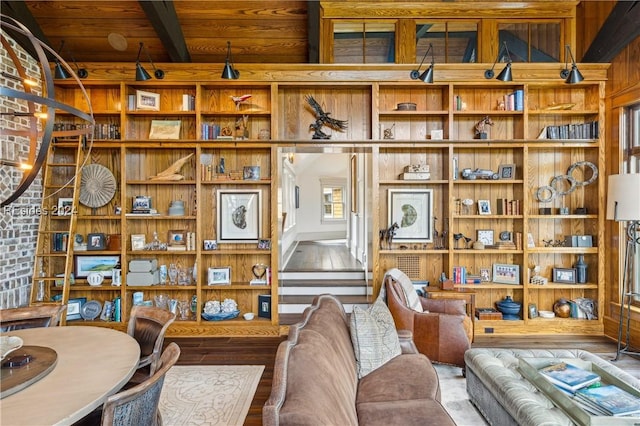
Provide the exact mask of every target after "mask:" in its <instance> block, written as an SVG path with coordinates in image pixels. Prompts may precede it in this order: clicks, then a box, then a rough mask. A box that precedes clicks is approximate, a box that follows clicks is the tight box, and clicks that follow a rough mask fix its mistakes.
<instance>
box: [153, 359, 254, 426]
mask: <svg viewBox="0 0 640 426" xmlns="http://www.w3.org/2000/svg"><path fill="white" fill-rule="evenodd" d="M263 371H264V365H237V366H234V365H193V366H187V365H176V366H174V367H172V368H171V369H170V370H169V371H168V372H167V376H166V378H165V381H164V385H163V387H162V394H161V395H160V412H161V413H162V422H163V424H165V425H167V426H179V425H189V426H192V425H221V426H222V425H224V426H232V425H242V424H243V423H244V419H245V417H246V416H247V413H248V412H249V407H250V406H251V401H252V400H253V395H254V394H255V392H256V389H257V387H258V383H259V382H260V377H261V376H262V372H263Z"/></svg>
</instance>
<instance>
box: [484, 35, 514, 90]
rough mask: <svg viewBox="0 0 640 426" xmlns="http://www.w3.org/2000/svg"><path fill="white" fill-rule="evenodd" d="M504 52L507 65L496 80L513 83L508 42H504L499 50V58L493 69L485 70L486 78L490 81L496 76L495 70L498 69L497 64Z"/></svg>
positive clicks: (497, 57)
mask: <svg viewBox="0 0 640 426" xmlns="http://www.w3.org/2000/svg"><path fill="white" fill-rule="evenodd" d="M502 50H504V51H505V52H506V58H507V65H506V66H505V67H504V69H503V70H502V71H500V74H498V76H497V77H496V80H500V81H513V78H512V75H511V54H510V53H509V48H508V47H507V42H506V41H504V42H502V46H500V50H498V56H496V60H495V61H494V62H493V65H492V66H491V69H488V70H485V72H484V78H486V79H490V78H493V76H494V75H495V73H494V72H493V70H494V68H495V67H496V64H497V63H498V61H499V60H500V58H501V57H502Z"/></svg>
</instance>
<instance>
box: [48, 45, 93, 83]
mask: <svg viewBox="0 0 640 426" xmlns="http://www.w3.org/2000/svg"><path fill="white" fill-rule="evenodd" d="M63 48H64V40H62V41H61V42H60V49H58V55H61V54H62V49H63ZM67 52H68V53H69V56H70V57H71V60H72V61H73V64H74V65H75V67H76V74H78V77H80V78H87V77H89V71H87V70H86V69H84V68H80V67H79V66H78V63H77V62H76V59H75V58H74V57H73V53H71V50H69V49H68V48H67ZM54 61H55V63H56V66H55V69H54V77H55V78H57V79H61V80H66V79H67V78H69V77H71V74H69V71H67V70H66V69H64V67H63V66H62V63H61V62H60V61H59V60H58V59H57V58H56V59H55V60H54Z"/></svg>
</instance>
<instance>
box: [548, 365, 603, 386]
mask: <svg viewBox="0 0 640 426" xmlns="http://www.w3.org/2000/svg"><path fill="white" fill-rule="evenodd" d="M539 373H540V374H541V375H542V376H543V377H545V378H546V379H547V380H549V381H550V382H551V383H553V384H554V385H556V386H558V387H560V388H562V389H565V390H568V391H569V392H572V393H574V392H576V391H577V390H578V389H582V388H585V387H587V386H590V385H592V384H594V383H596V382H599V381H600V376H599V375H597V374H596V373H594V372H592V371H589V370H585V369H583V368H580V367H576V366H575V365H572V364H568V363H566V362H560V363H557V364H553V365H550V366H548V367H544V368H542V369H540V370H539Z"/></svg>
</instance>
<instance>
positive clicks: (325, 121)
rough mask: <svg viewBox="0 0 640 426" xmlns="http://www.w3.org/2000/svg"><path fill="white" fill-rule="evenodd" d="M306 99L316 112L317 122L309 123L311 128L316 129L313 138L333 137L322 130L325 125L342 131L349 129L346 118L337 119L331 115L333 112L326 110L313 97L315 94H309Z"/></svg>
mask: <svg viewBox="0 0 640 426" xmlns="http://www.w3.org/2000/svg"><path fill="white" fill-rule="evenodd" d="M305 100H306V101H307V103H308V104H309V105H310V106H311V108H313V111H314V114H315V116H316V121H315V123H311V124H310V125H309V130H313V131H314V133H313V137H312V139H331V135H328V134H326V133H324V132H323V131H322V127H323V126H327V127H330V128H332V129H334V130H338V131H341V132H342V131H344V130H346V129H347V121H346V120H337V119H335V118H331V117H329V115H330V114H331V113H330V112H324V111H323V110H322V107H321V106H320V104H319V103H318V102H317V101H316V100H315V99H314V98H313V96H311V95H307V96H306V97H305Z"/></svg>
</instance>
